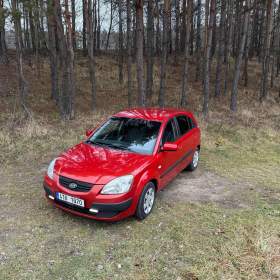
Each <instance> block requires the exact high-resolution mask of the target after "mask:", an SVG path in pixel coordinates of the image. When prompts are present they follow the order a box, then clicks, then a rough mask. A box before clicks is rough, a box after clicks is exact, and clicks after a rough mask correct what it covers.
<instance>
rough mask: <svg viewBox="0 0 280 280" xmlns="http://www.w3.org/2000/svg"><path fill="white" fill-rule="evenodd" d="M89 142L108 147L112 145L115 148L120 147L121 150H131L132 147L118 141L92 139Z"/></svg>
mask: <svg viewBox="0 0 280 280" xmlns="http://www.w3.org/2000/svg"><path fill="white" fill-rule="evenodd" d="M87 142H88V143H91V144H94V145H98V146H106V147H110V148H114V149H119V150H128V151H130V149H129V148H128V147H127V146H125V145H122V144H116V143H104V142H102V141H98V140H95V141H92V140H87Z"/></svg>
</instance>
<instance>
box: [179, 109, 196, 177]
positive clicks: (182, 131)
mask: <svg viewBox="0 0 280 280" xmlns="http://www.w3.org/2000/svg"><path fill="white" fill-rule="evenodd" d="M175 124H176V127H177V130H178V139H177V142H176V143H177V145H178V151H179V156H180V164H179V165H178V170H177V171H178V172H180V171H181V170H182V169H184V168H185V167H187V165H188V164H189V163H190V162H191V160H192V156H193V154H194V151H195V149H196V137H195V135H196V132H195V129H194V128H195V127H194V123H193V121H192V119H191V118H190V117H189V116H187V115H179V116H176V118H175Z"/></svg>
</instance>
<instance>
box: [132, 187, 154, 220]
mask: <svg viewBox="0 0 280 280" xmlns="http://www.w3.org/2000/svg"><path fill="white" fill-rule="evenodd" d="M155 198H156V188H155V185H154V183H152V182H149V183H148V184H147V185H146V186H145V187H144V189H143V191H142V193H141V196H140V199H139V201H138V206H137V209H136V213H135V216H136V217H137V218H138V219H139V220H143V219H145V218H146V217H147V216H148V215H149V214H150V213H151V211H152V209H153V206H154V203H155Z"/></svg>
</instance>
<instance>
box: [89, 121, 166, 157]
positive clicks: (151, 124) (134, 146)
mask: <svg viewBox="0 0 280 280" xmlns="http://www.w3.org/2000/svg"><path fill="white" fill-rule="evenodd" d="M160 125H161V123H160V122H157V121H148V120H143V119H130V118H118V117H113V118H111V119H109V120H108V121H107V122H106V123H105V124H104V125H103V126H102V127H100V128H99V129H98V130H97V131H96V132H95V133H94V134H93V136H92V137H91V138H90V139H89V140H88V141H89V142H91V143H93V144H95V145H100V146H107V147H110V148H115V149H122V150H129V151H132V152H135V153H140V154H152V153H153V150H154V146H155V143H156V140H157V136H158V133H159V129H160Z"/></svg>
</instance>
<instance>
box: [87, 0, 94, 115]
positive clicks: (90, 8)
mask: <svg viewBox="0 0 280 280" xmlns="http://www.w3.org/2000/svg"><path fill="white" fill-rule="evenodd" d="M85 4H86V10H85V12H86V29H87V47H88V58H89V74H90V82H91V100H92V101H91V108H92V110H94V109H95V108H96V76H95V56H94V28H93V23H94V19H93V15H94V13H93V3H92V0H85Z"/></svg>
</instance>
